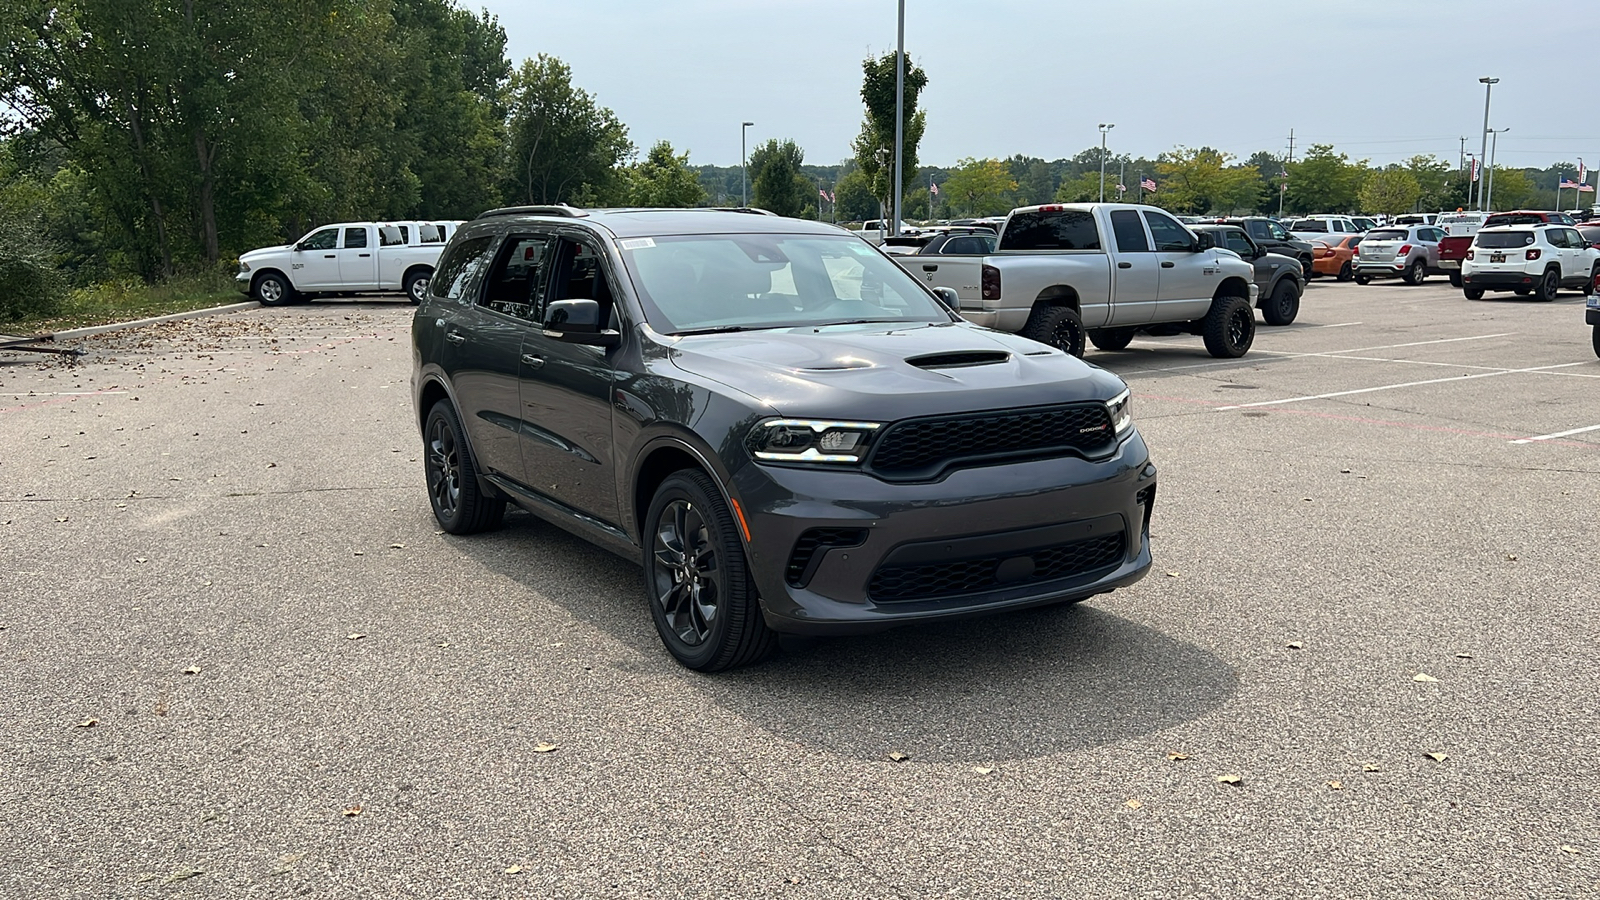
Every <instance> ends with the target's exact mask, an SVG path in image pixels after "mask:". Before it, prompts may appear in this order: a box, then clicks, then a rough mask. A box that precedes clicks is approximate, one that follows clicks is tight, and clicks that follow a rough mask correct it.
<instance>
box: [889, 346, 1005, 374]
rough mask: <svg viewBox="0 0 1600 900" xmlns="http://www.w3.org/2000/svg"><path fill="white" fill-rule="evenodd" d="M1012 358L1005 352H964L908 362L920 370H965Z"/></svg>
mask: <svg viewBox="0 0 1600 900" xmlns="http://www.w3.org/2000/svg"><path fill="white" fill-rule="evenodd" d="M1010 358H1011V354H1009V353H1006V352H1005V351H1003V350H962V351H957V352H954V353H930V354H928V355H926V356H913V357H910V358H908V359H907V360H906V362H907V363H908V364H910V365H913V366H916V367H917V368H919V369H964V368H967V367H969V366H992V365H994V364H995V363H1003V362H1005V361H1006V360H1008V359H1010Z"/></svg>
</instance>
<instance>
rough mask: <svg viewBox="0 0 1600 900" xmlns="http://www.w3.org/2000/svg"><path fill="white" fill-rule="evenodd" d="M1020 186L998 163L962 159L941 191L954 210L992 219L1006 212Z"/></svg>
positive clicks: (1000, 163) (999, 162)
mask: <svg viewBox="0 0 1600 900" xmlns="http://www.w3.org/2000/svg"><path fill="white" fill-rule="evenodd" d="M1016 189H1017V182H1016V181H1015V180H1014V179H1013V178H1012V177H1011V173H1010V172H1008V171H1007V170H1006V164H1005V163H1003V162H1001V161H1000V160H998V159H972V158H970V157H969V158H967V159H963V160H962V161H961V162H960V164H959V165H957V166H956V168H955V170H954V171H952V172H951V173H950V178H949V179H948V180H946V181H945V183H944V187H942V188H940V190H943V191H945V192H947V193H948V194H949V195H950V202H951V204H952V205H953V206H955V207H956V208H958V209H961V210H962V211H963V212H965V214H966V215H969V216H990V215H998V214H1000V213H1003V212H1006V211H1007V209H1008V208H1009V206H1010V198H1011V192H1012V191H1015V190H1016Z"/></svg>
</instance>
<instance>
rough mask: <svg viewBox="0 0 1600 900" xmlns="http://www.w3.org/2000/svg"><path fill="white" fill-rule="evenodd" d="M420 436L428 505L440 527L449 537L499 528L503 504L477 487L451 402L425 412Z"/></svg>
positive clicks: (473, 461) (474, 466) (475, 469)
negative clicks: (431, 507) (425, 418)
mask: <svg viewBox="0 0 1600 900" xmlns="http://www.w3.org/2000/svg"><path fill="white" fill-rule="evenodd" d="M422 435H423V454H424V458H425V460H426V461H425V462H424V463H423V471H424V472H425V473H426V474H427V479H428V502H429V503H430V504H431V505H432V506H433V517H434V518H435V519H438V520H439V527H440V528H443V529H444V530H445V531H447V532H449V533H450V534H474V533H476V532H479V531H488V530H490V529H493V528H498V527H500V520H501V519H502V518H504V516H505V512H506V501H505V500H503V499H501V498H499V497H491V496H489V495H488V494H486V493H484V491H483V489H482V488H481V487H480V486H479V485H478V461H477V460H476V459H474V458H473V456H472V448H470V447H468V446H467V442H466V438H465V435H466V432H465V431H463V430H462V428H461V418H460V417H459V416H457V415H456V411H455V407H452V406H451V405H450V401H448V400H440V401H439V402H438V403H435V404H434V405H433V409H431V410H429V411H428V418H427V420H426V421H425V422H424V423H423V426H422Z"/></svg>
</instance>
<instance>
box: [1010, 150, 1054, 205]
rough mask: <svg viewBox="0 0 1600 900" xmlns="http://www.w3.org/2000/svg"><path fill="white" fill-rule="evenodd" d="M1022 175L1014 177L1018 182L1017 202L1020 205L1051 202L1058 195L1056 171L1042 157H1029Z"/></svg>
mask: <svg viewBox="0 0 1600 900" xmlns="http://www.w3.org/2000/svg"><path fill="white" fill-rule="evenodd" d="M1026 163H1027V165H1026V166H1024V167H1023V172H1022V175H1021V176H1020V177H1019V176H1016V175H1013V176H1012V177H1013V178H1015V179H1016V182H1017V197H1016V203H1017V205H1018V206H1036V205H1038V204H1040V203H1049V202H1050V200H1051V199H1052V198H1054V197H1055V195H1056V188H1057V187H1058V186H1059V185H1058V184H1057V182H1056V176H1055V172H1054V171H1053V170H1052V169H1051V167H1050V164H1049V163H1047V162H1045V161H1044V160H1042V159H1027V160H1026Z"/></svg>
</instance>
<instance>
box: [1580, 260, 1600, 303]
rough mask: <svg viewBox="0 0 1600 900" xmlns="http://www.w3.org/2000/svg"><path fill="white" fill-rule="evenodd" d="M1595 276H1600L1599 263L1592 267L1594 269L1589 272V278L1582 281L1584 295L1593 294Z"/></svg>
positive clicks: (1590, 295)
mask: <svg viewBox="0 0 1600 900" xmlns="http://www.w3.org/2000/svg"><path fill="white" fill-rule="evenodd" d="M1597 278H1600V265H1597V266H1595V267H1594V271H1592V272H1590V273H1589V280H1588V281H1585V282H1584V283H1583V295H1584V296H1585V297H1592V296H1594V282H1595V279H1597Z"/></svg>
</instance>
